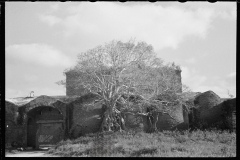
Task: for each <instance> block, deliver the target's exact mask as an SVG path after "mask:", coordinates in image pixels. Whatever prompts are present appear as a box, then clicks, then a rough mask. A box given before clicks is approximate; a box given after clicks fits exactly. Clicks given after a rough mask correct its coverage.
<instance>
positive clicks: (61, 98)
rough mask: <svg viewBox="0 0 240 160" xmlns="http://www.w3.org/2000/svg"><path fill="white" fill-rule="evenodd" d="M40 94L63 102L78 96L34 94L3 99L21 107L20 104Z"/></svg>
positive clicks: (22, 104) (24, 103)
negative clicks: (32, 95)
mask: <svg viewBox="0 0 240 160" xmlns="http://www.w3.org/2000/svg"><path fill="white" fill-rule="evenodd" d="M42 96H46V97H49V98H53V99H55V100H59V101H61V102H63V103H69V102H71V101H74V100H75V99H77V98H78V97H79V96H66V95H58V96H47V95H40V96H34V97H17V98H7V99H5V101H6V102H9V103H12V104H14V105H16V106H19V107H21V106H24V105H26V104H27V103H30V102H31V101H33V100H35V99H37V98H39V97H42Z"/></svg>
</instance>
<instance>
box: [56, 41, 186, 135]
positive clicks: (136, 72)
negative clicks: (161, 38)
mask: <svg viewBox="0 0 240 160" xmlns="http://www.w3.org/2000/svg"><path fill="white" fill-rule="evenodd" d="M163 62H164V61H163V60H162V59H161V58H158V57H157V54H156V53H155V52H154V49H153V47H152V46H151V45H149V44H147V43H146V42H142V41H140V42H135V41H134V40H129V41H128V42H125V43H124V42H121V41H116V40H113V41H111V42H109V43H106V44H105V45H100V46H97V47H95V48H93V49H90V50H88V51H86V52H83V53H80V54H79V55H78V61H77V65H76V66H74V67H73V68H70V69H68V70H67V71H66V72H71V73H72V74H75V76H76V77H78V78H76V79H75V81H74V82H71V84H68V85H70V86H71V87H73V88H78V87H82V88H84V89H85V92H91V93H94V94H96V95H98V97H99V101H98V103H103V104H104V105H105V106H106V112H105V115H104V118H103V123H102V126H101V128H102V130H111V126H115V127H116V126H118V128H119V129H120V130H121V129H122V128H124V120H123V119H122V117H121V114H120V113H121V110H119V109H118V108H116V104H117V102H118V103H121V104H122V106H124V107H129V102H128V99H126V98H123V95H127V97H129V96H130V95H139V96H141V97H142V98H143V99H144V100H146V101H152V100H157V99H158V103H160V104H161V105H162V104H163V102H165V105H166V104H167V103H172V102H173V101H177V100H179V96H178V94H177V93H179V92H181V91H182V83H181V77H179V76H178V74H177V73H180V72H181V69H180V67H179V66H177V65H175V64H174V63H169V64H167V65H164V63H163ZM59 84H66V82H65V81H60V82H59ZM164 95H171V96H170V97H172V98H168V99H167V98H164ZM174 96H175V98H174ZM159 97H162V99H161V98H160V99H159ZM165 97H166V96H165ZM161 105H160V106H161ZM124 107H123V108H124ZM117 117H118V118H117Z"/></svg>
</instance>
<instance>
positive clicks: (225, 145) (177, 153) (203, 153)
mask: <svg viewBox="0 0 240 160" xmlns="http://www.w3.org/2000/svg"><path fill="white" fill-rule="evenodd" d="M48 153H50V154H55V155H59V156H64V157H235V156H236V133H235V132H234V133H229V132H227V131H216V130H215V131H201V130H197V131H193V132H190V131H183V132H181V131H164V132H158V133H152V134H149V133H143V132H121V133H120V132H115V133H112V132H107V133H104V134H102V133H98V134H89V135H86V136H83V137H79V138H78V139H74V140H66V141H62V142H60V143H59V144H58V145H57V146H56V147H55V148H52V149H51V150H49V151H48Z"/></svg>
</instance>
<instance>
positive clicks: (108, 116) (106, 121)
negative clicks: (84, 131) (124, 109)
mask: <svg viewBox="0 0 240 160" xmlns="http://www.w3.org/2000/svg"><path fill="white" fill-rule="evenodd" d="M125 128H126V127H125V121H124V119H123V117H122V116H121V113H116V112H115V111H114V110H113V107H108V108H107V109H106V111H105V112H104V114H103V121H102V124H101V126H100V131H116V130H120V131H122V130H125Z"/></svg>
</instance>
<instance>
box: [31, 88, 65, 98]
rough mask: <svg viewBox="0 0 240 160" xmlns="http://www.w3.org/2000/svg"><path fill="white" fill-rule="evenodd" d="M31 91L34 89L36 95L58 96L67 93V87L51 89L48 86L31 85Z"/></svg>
mask: <svg viewBox="0 0 240 160" xmlns="http://www.w3.org/2000/svg"><path fill="white" fill-rule="evenodd" d="M29 91H34V95H35V96H41V95H48V96H58V95H66V92H65V89H51V88H47V87H42V88H40V87H31V88H29Z"/></svg>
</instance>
